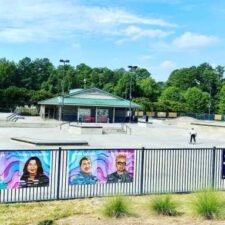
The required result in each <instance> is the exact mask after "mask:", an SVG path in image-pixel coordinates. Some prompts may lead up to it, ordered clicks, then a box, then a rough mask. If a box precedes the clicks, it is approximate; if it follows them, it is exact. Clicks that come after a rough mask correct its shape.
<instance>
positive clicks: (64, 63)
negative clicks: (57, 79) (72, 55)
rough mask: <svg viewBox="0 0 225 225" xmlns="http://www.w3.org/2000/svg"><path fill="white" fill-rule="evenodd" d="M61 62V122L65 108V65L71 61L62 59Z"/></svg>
mask: <svg viewBox="0 0 225 225" xmlns="http://www.w3.org/2000/svg"><path fill="white" fill-rule="evenodd" d="M59 62H61V63H63V79H62V83H61V85H62V106H61V112H60V121H62V120H63V107H64V77H65V65H66V63H69V62H70V60H68V59H65V60H64V59H60V60H59Z"/></svg>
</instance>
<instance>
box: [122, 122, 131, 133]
mask: <svg viewBox="0 0 225 225" xmlns="http://www.w3.org/2000/svg"><path fill="white" fill-rule="evenodd" d="M121 127H122V130H124V131H125V132H126V134H127V133H128V131H129V134H130V135H131V131H132V129H131V127H129V126H128V125H127V124H125V123H121Z"/></svg>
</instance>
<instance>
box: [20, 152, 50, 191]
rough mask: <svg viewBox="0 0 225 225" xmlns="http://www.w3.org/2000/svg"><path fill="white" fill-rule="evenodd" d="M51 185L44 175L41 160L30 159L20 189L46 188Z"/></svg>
mask: <svg viewBox="0 0 225 225" xmlns="http://www.w3.org/2000/svg"><path fill="white" fill-rule="evenodd" d="M48 185H49V178H48V177H47V176H46V175H45V174H44V171H43V168H42V164H41V160H40V159H39V158H38V157H36V156H34V157H31V158H29V159H28V160H27V161H26V163H25V165H24V168H23V175H22V176H21V178H20V187H45V186H48Z"/></svg>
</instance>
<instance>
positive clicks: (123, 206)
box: [103, 196, 131, 218]
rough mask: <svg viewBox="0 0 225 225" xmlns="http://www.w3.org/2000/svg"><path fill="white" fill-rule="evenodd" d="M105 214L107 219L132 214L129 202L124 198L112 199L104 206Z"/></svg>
mask: <svg viewBox="0 0 225 225" xmlns="http://www.w3.org/2000/svg"><path fill="white" fill-rule="evenodd" d="M103 214H104V215H105V216H107V217H115V218H120V217H124V216H128V215H130V214H131V208H130V206H129V202H128V200H127V199H126V197H124V196H116V197H112V198H110V199H109V200H108V201H107V202H106V204H105V205H104V206H103Z"/></svg>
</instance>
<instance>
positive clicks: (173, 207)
mask: <svg viewBox="0 0 225 225" xmlns="http://www.w3.org/2000/svg"><path fill="white" fill-rule="evenodd" d="M150 207H151V209H152V210H153V211H155V212H157V214H160V215H164V216H176V215H178V211H177V203H176V202H175V201H173V200H172V198H171V196H170V195H164V196H157V197H155V198H154V199H153V200H152V201H151V203H150Z"/></svg>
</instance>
